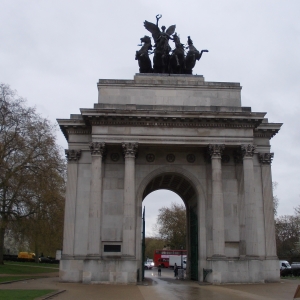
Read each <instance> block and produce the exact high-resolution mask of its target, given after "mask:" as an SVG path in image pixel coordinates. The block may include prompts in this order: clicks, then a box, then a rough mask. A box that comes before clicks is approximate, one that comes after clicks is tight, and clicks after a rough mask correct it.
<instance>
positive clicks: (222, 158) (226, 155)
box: [221, 154, 230, 164]
mask: <svg viewBox="0 0 300 300" xmlns="http://www.w3.org/2000/svg"><path fill="white" fill-rule="evenodd" d="M221 160H222V163H224V164H227V163H229V162H230V156H229V155H228V154H223V155H222V157H221Z"/></svg>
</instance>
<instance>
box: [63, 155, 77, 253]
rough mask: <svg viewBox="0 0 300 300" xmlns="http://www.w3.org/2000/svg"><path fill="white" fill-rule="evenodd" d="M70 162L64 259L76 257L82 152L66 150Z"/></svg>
mask: <svg viewBox="0 0 300 300" xmlns="http://www.w3.org/2000/svg"><path fill="white" fill-rule="evenodd" d="M65 154H66V157H67V160H68V171H67V176H68V179H67V187H66V203H65V221H64V240H63V251H62V254H63V257H65V256H73V255H74V235H75V211H76V199H77V173H78V163H77V162H78V160H79V159H80V157H81V150H65Z"/></svg>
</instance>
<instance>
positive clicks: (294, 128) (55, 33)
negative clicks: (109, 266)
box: [0, 0, 300, 234]
mask: <svg viewBox="0 0 300 300" xmlns="http://www.w3.org/2000/svg"><path fill="white" fill-rule="evenodd" d="M299 13H300V1H299V0H251V1H243V0H209V1H208V0H205V1H204V0H189V1H182V0H172V1H168V0H164V1H161V0H151V1H145V0H129V1H122V0H113V1H107V0H105V1H104V0H97V1H96V0H84V1H83V0H82V1H80V0H77V1H75V0H72V1H71V0H43V1H40V0H2V1H1V3H0V40H1V46H0V81H1V82H3V83H7V84H10V85H11V87H12V88H13V89H16V90H17V91H18V94H19V95H20V96H23V97H25V98H27V100H28V104H29V105H31V106H36V108H37V110H38V112H40V113H41V114H42V115H43V116H44V117H47V118H49V119H51V120H52V122H55V119H56V118H68V117H69V115H70V114H71V113H79V108H91V107H93V104H94V103H96V102H97V86H96V83H97V81H98V79H99V78H102V79H133V76H134V74H135V73H137V72H138V66H137V62H136V61H135V60H134V56H135V51H136V50H138V49H139V47H138V46H137V45H138V44H139V39H140V38H141V37H142V36H144V35H149V33H148V32H147V31H146V29H145V28H144V26H143V22H144V20H148V21H151V22H153V23H154V22H155V16H156V15H157V14H162V16H163V17H162V19H161V20H160V25H163V24H164V25H166V26H167V27H168V26H170V25H172V24H176V31H177V33H178V34H179V35H180V37H181V41H182V42H186V39H187V36H188V35H190V36H191V38H192V40H193V42H194V45H195V46H196V47H197V48H198V49H208V50H209V53H205V54H204V55H203V57H202V59H201V60H200V62H198V63H197V65H196V67H195V68H194V74H198V75H200V74H201V75H203V76H204V78H205V80H206V81H226V82H240V83H241V85H242V86H243V89H242V105H243V106H251V107H252V111H254V112H267V117H268V119H269V122H275V123H284V125H283V127H282V129H281V130H280V132H279V134H278V135H276V136H275V137H274V138H273V139H272V141H271V143H272V149H271V151H272V152H274V153H275V156H274V160H273V164H272V167H273V181H276V182H277V183H278V187H277V189H276V191H275V194H276V195H277V196H278V198H279V201H280V202H279V210H278V213H279V215H284V214H293V213H294V207H296V206H297V205H299V204H300V191H299V186H300V179H299V178H300V159H299V151H300V126H299V124H300V121H299V119H300V84H299V79H300V21H299V20H300V18H299ZM57 138H58V143H59V144H60V145H61V146H62V147H63V148H67V143H66V141H65V139H64V137H63V135H62V133H60V132H58V133H57ZM157 195H158V196H156V197H150V196H151V195H150V196H149V198H147V199H146V201H145V204H146V206H147V216H148V220H149V222H148V229H147V232H148V233H149V234H150V231H151V229H152V225H153V224H154V223H155V218H156V214H157V212H156V210H155V209H157V208H158V207H159V205H160V204H158V203H167V201H168V203H169V202H172V201H175V198H174V197H173V196H172V194H171V193H168V194H166V192H164V191H162V192H161V194H159V193H158V194H157ZM149 199H150V200H149ZM161 199H164V200H165V201H166V202H163V201H162V200H161ZM176 201H177V200H176Z"/></svg>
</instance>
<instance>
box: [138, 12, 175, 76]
mask: <svg viewBox="0 0 300 300" xmlns="http://www.w3.org/2000/svg"><path fill="white" fill-rule="evenodd" d="M160 18H161V15H157V16H156V24H153V23H151V22H148V21H145V22H144V26H145V28H146V29H147V30H148V31H150V32H151V34H152V37H153V39H154V42H155V45H154V47H155V50H154V57H153V72H154V73H168V66H169V57H170V54H169V53H170V51H171V47H170V45H169V40H170V37H171V35H172V34H173V33H174V32H175V28H176V25H172V26H170V27H169V28H168V29H167V30H166V27H165V26H162V27H161V29H162V31H161V30H160V29H159V27H158V21H159V19H160ZM165 30H166V31H165Z"/></svg>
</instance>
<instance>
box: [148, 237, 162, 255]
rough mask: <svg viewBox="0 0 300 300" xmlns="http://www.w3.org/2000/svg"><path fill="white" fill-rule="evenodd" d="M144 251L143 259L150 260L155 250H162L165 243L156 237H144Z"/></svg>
mask: <svg viewBox="0 0 300 300" xmlns="http://www.w3.org/2000/svg"><path fill="white" fill-rule="evenodd" d="M145 244H146V250H145V257H146V258H152V259H153V255H154V251H155V250H157V249H163V248H164V247H165V245H166V244H165V241H164V240H162V239H161V238H158V237H146V239H145Z"/></svg>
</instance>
